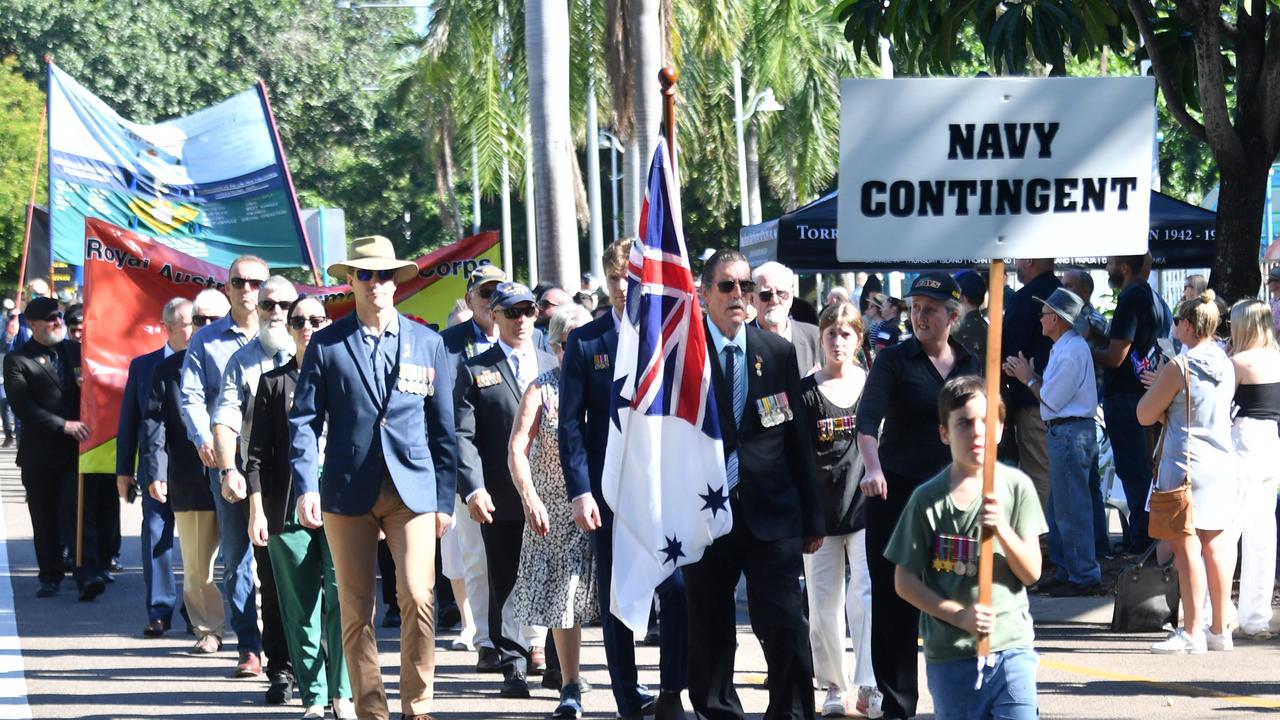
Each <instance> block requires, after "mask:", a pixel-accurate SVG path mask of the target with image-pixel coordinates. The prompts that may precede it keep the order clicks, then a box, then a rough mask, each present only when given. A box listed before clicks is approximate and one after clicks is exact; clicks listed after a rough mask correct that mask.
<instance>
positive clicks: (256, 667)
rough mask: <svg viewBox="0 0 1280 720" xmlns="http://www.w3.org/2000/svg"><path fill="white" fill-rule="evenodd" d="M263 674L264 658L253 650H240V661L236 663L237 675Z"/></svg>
mask: <svg viewBox="0 0 1280 720" xmlns="http://www.w3.org/2000/svg"><path fill="white" fill-rule="evenodd" d="M261 674H262V660H261V659H260V658H259V657H258V653H256V652H254V651H252V650H241V651H240V663H239V664H238V665H236V677H238V678H251V677H258V676H259V675H261Z"/></svg>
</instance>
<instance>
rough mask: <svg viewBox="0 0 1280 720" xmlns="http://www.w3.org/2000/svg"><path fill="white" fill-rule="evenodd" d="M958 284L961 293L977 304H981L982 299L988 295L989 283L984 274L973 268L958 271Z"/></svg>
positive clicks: (956, 278)
mask: <svg viewBox="0 0 1280 720" xmlns="http://www.w3.org/2000/svg"><path fill="white" fill-rule="evenodd" d="M955 281H956V285H957V286H958V287H959V288H960V294H961V295H963V296H964V297H966V298H968V299H969V301H970V302H972V303H973V304H975V305H981V304H982V301H983V300H984V299H986V297H987V283H986V281H984V280H983V279H982V276H981V275H979V274H978V273H976V272H974V271H972V270H962V271H960V272H958V273H956V276H955Z"/></svg>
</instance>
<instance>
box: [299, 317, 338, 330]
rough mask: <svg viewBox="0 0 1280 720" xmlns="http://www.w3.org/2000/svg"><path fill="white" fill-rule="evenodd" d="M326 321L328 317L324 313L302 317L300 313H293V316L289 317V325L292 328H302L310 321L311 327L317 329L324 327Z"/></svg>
mask: <svg viewBox="0 0 1280 720" xmlns="http://www.w3.org/2000/svg"><path fill="white" fill-rule="evenodd" d="M327 322H329V318H327V317H325V316H324V315H312V316H311V317H302V316H301V315H294V316H293V317H291V318H289V327H291V328H293V329H294V330H301V329H302V328H304V327H306V325H307V323H311V329H312V330H318V329H319V328H321V327H324V325H325V323H327Z"/></svg>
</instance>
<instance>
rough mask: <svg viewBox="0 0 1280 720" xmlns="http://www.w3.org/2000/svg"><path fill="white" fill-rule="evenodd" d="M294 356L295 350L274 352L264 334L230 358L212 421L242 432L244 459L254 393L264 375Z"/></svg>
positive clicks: (247, 447) (240, 434)
mask: <svg viewBox="0 0 1280 720" xmlns="http://www.w3.org/2000/svg"><path fill="white" fill-rule="evenodd" d="M292 359H293V353H291V352H289V351H287V350H281V351H279V352H278V353H272V352H271V351H269V350H267V346H266V345H264V344H263V343H262V338H261V337H256V338H254V339H253V340H251V341H249V344H248V345H245V346H244V347H242V348H240V349H239V350H237V351H236V352H235V354H233V355H232V356H231V359H230V360H228V361H227V367H226V369H225V370H223V372H222V387H221V388H220V389H219V391H218V397H217V400H216V403H215V405H214V408H213V416H212V420H211V422H212V424H213V425H225V426H227V427H229V428H231V429H232V430H234V431H235V432H236V433H238V434H239V436H240V438H239V445H240V458H241V462H243V461H244V458H246V457H248V456H249V434H250V433H251V432H252V430H253V396H254V395H255V394H256V393H257V392H258V380H259V379H260V378H261V377H262V376H263V374H265V373H268V372H271V371H272V370H274V369H276V368H278V367H280V366H281V365H284V364H285V363H287V362H289V361H290V360H292Z"/></svg>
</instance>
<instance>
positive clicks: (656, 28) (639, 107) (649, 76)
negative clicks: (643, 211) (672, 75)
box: [625, 0, 663, 235]
mask: <svg viewBox="0 0 1280 720" xmlns="http://www.w3.org/2000/svg"><path fill="white" fill-rule="evenodd" d="M660 6H661V2H659V0H629V1H628V2H627V3H626V9H627V12H628V13H629V14H630V17H629V18H628V20H629V21H628V23H627V27H628V29H629V30H630V31H631V32H632V34H633V35H632V37H631V38H630V40H629V42H630V45H631V47H632V48H634V49H635V53H634V54H633V56H632V60H633V63H634V64H633V66H632V82H633V83H634V85H632V88H631V90H632V95H631V107H632V112H633V120H634V124H633V126H632V128H631V141H632V142H631V143H629V144H628V146H627V163H626V165H627V171H628V173H627V174H628V175H630V176H631V177H630V178H629V179H630V180H631V182H632V187H633V188H635V191H634V193H628V195H627V202H628V203H629V207H630V208H632V211H631V212H629V213H628V214H627V216H626V217H627V228H626V230H625V232H626V234H628V235H631V234H634V233H635V232H636V230H637V229H638V228H639V218H640V206H641V203H642V202H643V200H644V187H645V182H646V180H647V178H648V176H649V163H650V161H651V160H652V159H653V151H654V149H655V148H657V146H658V128H659V126H660V125H661V124H662V86H661V85H659V84H658V71H659V70H661V69H662V33H663V26H662V19H661V17H660V13H659V9H660ZM633 148H634V149H633ZM633 153H634V154H633Z"/></svg>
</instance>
